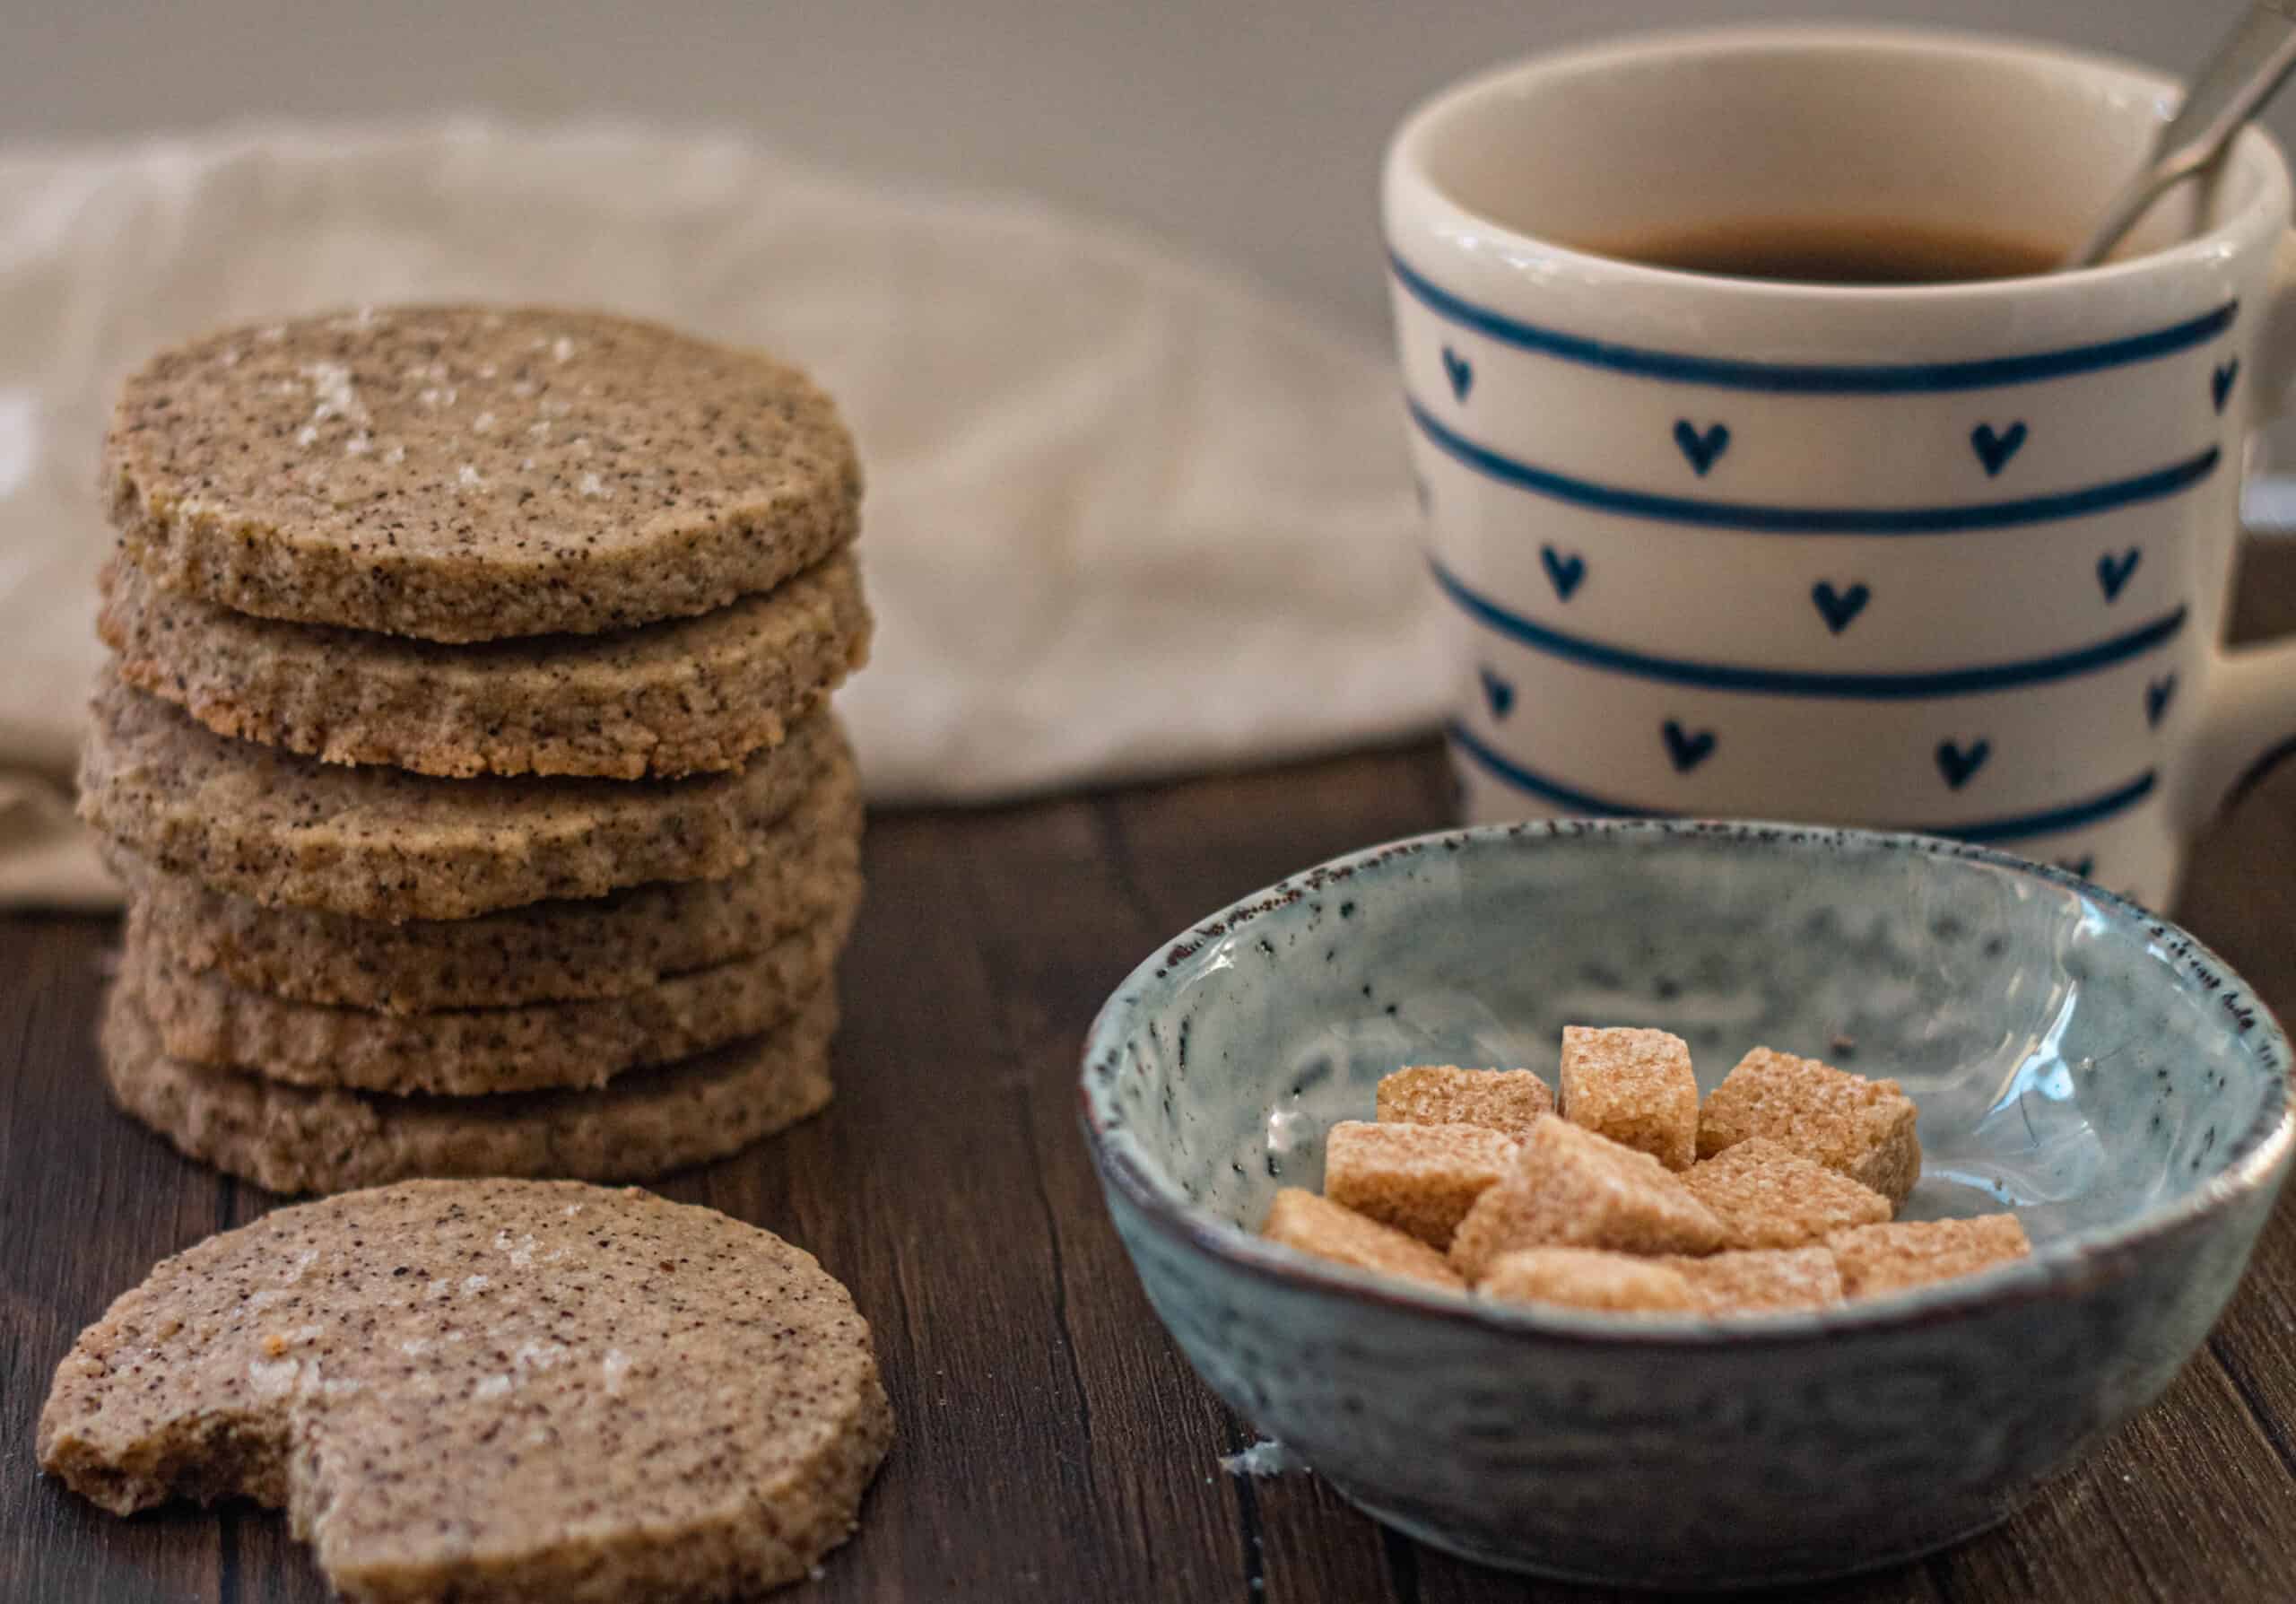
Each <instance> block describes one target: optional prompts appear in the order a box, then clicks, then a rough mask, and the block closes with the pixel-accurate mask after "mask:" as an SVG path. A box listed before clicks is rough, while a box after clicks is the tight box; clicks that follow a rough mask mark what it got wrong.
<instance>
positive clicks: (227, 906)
mask: <svg viewBox="0 0 2296 1604" xmlns="http://www.w3.org/2000/svg"><path fill="white" fill-rule="evenodd" d="M861 816H862V815H861V790H860V780H859V777H858V776H857V774H856V773H855V772H854V771H853V766H852V764H851V763H848V762H847V761H845V760H844V759H843V758H842V757H839V760H838V761H837V762H836V763H833V764H832V765H831V770H830V771H829V773H828V774H827V775H826V776H825V777H824V778H823V779H822V781H821V782H820V783H819V784H818V785H817V786H815V787H814V789H813V790H812V791H810V792H809V793H807V794H806V796H805V797H804V799H803V800H801V801H800V802H799V803H798V804H797V805H796V806H795V807H794V808H792V809H791V810H790V811H789V813H788V815H787V816H786V817H784V818H782V819H780V820H778V821H777V822H775V823H774V824H770V825H768V826H766V827H765V828H764V829H763V830H761V831H760V832H759V833H758V835H757V839H756V842H755V846H754V849H753V850H752V856H751V859H750V862H749V864H748V866H747V867H744V868H742V869H738V870H736V871H735V873H733V874H732V875H729V876H726V878H724V879H722V880H686V881H665V882H661V883H657V884H656V885H638V886H632V887H631V888H630V889H628V890H625V891H617V892H613V893H609V894H607V895H605V896H603V897H591V898H587V899H583V900H580V901H573V902H531V903H528V904H527V905H526V906H525V907H523V908H509V909H505V910H504V911H501V912H500V913H489V914H484V915H482V916H481V917H479V918H477V919H449V920H408V921H407V922H406V923H404V924H397V925H389V924H381V923H378V922H376V921H374V920H362V919H352V918H348V917H346V916H344V915H343V914H339V913H322V912H317V911H313V910H310V909H308V908H266V907H265V906H264V905H263V904H262V903H260V902H255V901H254V900H252V899H250V898H248V897H243V896H237V895H234V894H231V893H230V892H223V891H218V890H216V889H214V888H213V886H208V885H201V884H200V883H199V882H198V881H197V880H196V879H194V878H192V876H189V875H177V874H170V873H168V872H167V871H165V870H163V869H159V868H155V867H152V865H151V864H149V863H147V862H146V861H144V860H143V859H141V858H139V857H137V856H136V855H135V854H134V853H132V852H130V851H128V850H126V848H123V847H117V846H113V847H109V848H108V849H107V850H106V852H105V857H106V859H107V860H108V861H109V863H110V865H111V867H112V869H113V871H114V872H115V873H117V875H118V876H119V877H120V879H121V880H122V881H123V882H125V883H126V886H127V893H128V902H129V905H130V907H131V908H132V909H134V910H135V913H134V917H135V918H136V919H138V920H141V922H142V938H143V940H144V941H146V942H148V943H150V944H152V946H153V947H154V948H155V949H156V950H157V951H159V952H161V953H162V954H164V955H165V956H166V957H167V960H168V962H170V963H172V964H174V965H175V966H176V967H177V968H178V969H183V970H187V971H189V972H193V973H197V974H206V973H213V974H215V975H217V976H219V977H221V978H222V979H223V980H225V981H229V982H230V984H231V985H234V986H238V987H241V988H244V989H248V990H253V991H267V992H269V993H271V994H272V995H273V996H274V997H283V998H291V999H293V1000H295V1001H297V1002H306V1003H326V1004H332V1005H335V1006H340V1007H359V1008H380V1009H385V1010H387V1011H388V1012H390V1013H394V1014H421V1013H430V1012H434V1011H437V1010H439V1009H443V1008H498V1007H518V1006H520V1005H523V1004H530V1003H547V1002H572V1001H578V1000H581V999H583V998H601V997H627V996H629V995H630V994H631V993H632V992H635V991H643V990H645V989H648V988H649V987H652V986H655V985H657V984H659V983H660V982H661V981H663V980H664V979H665V978H667V977H668V976H671V975H678V974H687V973H691V972H693V971H695V970H698V969H708V968H711V967H714V966H715V965H718V964H720V963H733V962H735V960H737V959H742V958H748V957H753V956H755V955H757V954H759V953H761V952H762V951H764V950H765V948H766V947H767V946H770V945H771V944H772V942H773V941H774V940H775V939H776V938H777V937H781V936H786V935H787V934H788V933H789V932H790V931H792V930H796V929H799V928H803V927H804V926H805V925H808V924H811V923H813V921H814V920H819V919H822V918H825V917H827V916H828V915H829V914H830V913H831V911H834V910H836V909H838V908H841V907H850V906H852V905H853V904H854V903H855V902H857V901H858V900H859V898H860V895H861V885H862V883H861Z"/></svg>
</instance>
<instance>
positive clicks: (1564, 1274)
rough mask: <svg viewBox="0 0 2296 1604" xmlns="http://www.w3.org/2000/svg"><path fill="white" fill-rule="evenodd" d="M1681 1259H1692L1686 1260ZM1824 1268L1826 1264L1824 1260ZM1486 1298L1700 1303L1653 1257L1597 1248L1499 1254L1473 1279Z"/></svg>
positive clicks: (1685, 1306) (1645, 1307)
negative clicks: (1476, 1278) (1481, 1277)
mask: <svg viewBox="0 0 2296 1604" xmlns="http://www.w3.org/2000/svg"><path fill="white" fill-rule="evenodd" d="M1683 1262H1684V1263H1695V1262H1696V1260H1684V1261H1683ZM1827 1262H1828V1267H1829V1268H1831V1262H1832V1261H1831V1260H1828V1261H1827ZM1474 1289H1475V1290H1476V1291H1477V1292H1479V1293H1481V1294H1483V1295H1484V1296H1485V1297H1493V1298H1503V1299H1505V1300H1506V1301H1507V1302H1509V1303H1568V1304H1570V1306H1571V1307H1572V1308H1574V1309H1613V1310H1617V1311H1619V1312H1622V1313H1629V1314H1646V1313H1647V1314H1659V1313H1665V1312H1669V1311H1673V1310H1682V1311H1690V1310H1694V1309H1696V1308H1698V1307H1699V1303H1698V1300H1697V1296H1696V1295H1695V1294H1694V1293H1692V1290H1691V1284H1690V1282H1689V1281H1688V1279H1686V1278H1685V1277H1683V1275H1682V1273H1681V1272H1680V1271H1678V1270H1674V1269H1670V1268H1667V1267H1666V1266H1665V1265H1663V1264H1660V1263H1658V1262H1657V1260H1649V1259H1637V1258H1635V1257H1633V1256H1632V1255H1631V1254H1628V1253H1610V1252H1605V1251H1603V1250H1602V1249H1600V1248H1520V1249H1518V1250H1517V1251H1514V1252H1512V1253H1501V1254H1500V1255H1499V1257H1498V1258H1496V1259H1494V1260H1492V1261H1491V1268H1489V1269H1487V1270H1485V1271H1483V1279H1482V1280H1480V1281H1478V1282H1476V1283H1475V1288H1474Z"/></svg>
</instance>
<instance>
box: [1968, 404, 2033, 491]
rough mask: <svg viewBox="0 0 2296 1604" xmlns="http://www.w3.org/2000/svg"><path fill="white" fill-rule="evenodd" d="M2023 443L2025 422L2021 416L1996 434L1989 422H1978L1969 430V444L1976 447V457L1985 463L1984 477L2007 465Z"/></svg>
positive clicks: (1996, 472) (1989, 476)
mask: <svg viewBox="0 0 2296 1604" xmlns="http://www.w3.org/2000/svg"><path fill="white" fill-rule="evenodd" d="M2024 443H2025V422H2024V420H2023V419H2022V418H2020V419H2018V420H2017V422H2015V423H2012V424H2010V425H2009V427H2008V428H2006V429H2005V430H2004V431H2002V432H2000V433H1998V434H1996V433H1995V432H1993V425H1992V424H1990V423H1979V425H1978V426H1977V427H1976V428H1974V429H1972V430H1970V445H1972V446H1974V447H1976V448H1977V459H1978V460H1979V462H1981V463H1983V464H1985V473H1986V477H1987V478H1991V477H1992V476H1993V475H1996V474H1998V473H1999V472H2000V471H2001V470H2002V469H2003V468H2004V467H2005V466H2008V463H2009V459H2010V458H2012V457H2014V456H2015V455H2016V454H2017V448H2018V447H2020V446H2022V445H2023V444H2024Z"/></svg>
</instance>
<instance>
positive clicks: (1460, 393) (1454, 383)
mask: <svg viewBox="0 0 2296 1604" xmlns="http://www.w3.org/2000/svg"><path fill="white" fill-rule="evenodd" d="M1443 374H1444V377H1445V378H1447V379H1449V380H1450V381H1451V394H1452V395H1453V396H1454V397H1457V398H1458V399H1459V400H1461V401H1465V399H1466V398H1467V392H1468V391H1469V390H1471V389H1473V388H1474V363H1473V362H1469V361H1467V359H1466V358H1465V357H1464V356H1461V355H1460V354H1459V353H1457V352H1456V351H1454V350H1452V349H1451V348H1450V347H1449V346H1448V345H1446V346H1444V347H1443Z"/></svg>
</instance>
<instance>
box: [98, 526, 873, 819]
mask: <svg viewBox="0 0 2296 1604" xmlns="http://www.w3.org/2000/svg"><path fill="white" fill-rule="evenodd" d="M103 596H104V599H103V607H102V610H101V611H100V613H99V614H98V615H97V627H98V631H99V632H100V634H101V635H102V636H103V639H104V642H105V644H107V645H109V647H110V648H111V649H112V650H113V651H115V652H117V654H118V659H119V675H120V677H121V678H122V679H124V680H126V682H127V683H128V684H131V685H134V686H135V687H136V688H137V689H139V690H143V691H148V692H150V693H152V694H153V695H155V696H163V697H165V698H167V699H168V700H169V701H170V702H176V703H178V705H180V706H181V707H183V708H184V709H185V710H187V711H188V712H189V713H190V714H191V716H192V717H193V718H195V719H198V720H199V721H200V722H201V723H202V724H204V725H205V726H206V727H207V728H210V729H212V730H214V731H215V732H216V733H217V734H218V735H227V736H237V737H239V738H240V739H242V740H248V741H257V742H260V743H261V744H263V745H267V746H283V747H285V748H286V749H287V750H289V751H291V752H300V753H305V754H309V755H311V756H315V757H321V758H324V759H326V761H327V762H329V763H382V764H388V765H390V766H393V767H396V768H401V769H412V770H413V771H415V772H417V773H421V774H441V775H449V776H457V777H466V776H469V775H474V774H545V775H554V774H591V775H598V776H602V777H604V778H608V779H614V780H639V779H644V778H646V777H647V776H648V775H654V776H670V777H675V776H678V775H682V774H690V773H696V772H704V771H709V772H714V771H719V770H724V769H730V768H733V767H734V766H735V765H736V764H738V763H741V762H742V761H743V760H744V758H746V757H748V756H749V755H750V754H752V753H753V752H757V751H760V750H761V749H763V748H766V747H770V746H772V745H775V744H777V743H778V742H779V741H780V740H781V738H782V737H783V735H784V734H785V733H787V728H788V726H789V725H790V724H791V723H792V722H794V721H795V720H796V719H802V718H804V716H805V715H806V714H807V713H808V712H811V711H812V710H813V709H814V708H815V707H817V706H818V705H820V703H821V702H822V700H823V699H825V698H826V697H827V696H828V695H829V694H830V693H831V692H832V691H834V690H835V689H837V687H838V686H839V684H842V683H843V682H844V679H845V676H847V674H848V673H849V672H851V671H852V670H854V669H857V668H858V667H861V666H862V665H863V664H864V663H865V662H866V661H867V660H868V651H869V612H868V607H867V606H866V604H865V603H864V601H863V600H862V597H861V575H860V570H859V568H858V566H857V564H856V563H855V562H854V561H853V559H852V557H851V556H850V555H847V554H840V555H839V556H836V557H832V558H831V559H830V560H829V561H828V562H824V563H822V564H821V565H820V566H819V567H817V568H814V569H812V570H810V571H807V572H805V573H802V574H800V575H798V576H797V577H796V578H795V579H793V580H789V581H788V583H787V584H785V585H781V586H779V587H778V588H775V589H773V590H771V591H770V592H767V593H765V594H762V595H757V596H745V597H741V598H739V599H738V600H736V601H735V602H734V603H733V604H732V605H731V606H726V607H721V608H719V609H718V611H716V612H714V613H707V614H704V615H701V616H700V617H699V618H690V619H679V620H675V621H673V622H669V623H656V624H648V625H646V626H644V627H642V628H639V629H634V630H623V631H620V632H615V633H613V634H606V635H545V636H541V637H537V638H535V639H531V640H524V641H497V642H492V643H488V644H482V645H477V646H441V645H437V644H434V643H432V642H431V641H408V640H404V639H403V638H400V637H397V636H393V635H378V634H373V633H370V632H367V631H364V630H346V629H336V628H332V627H329V626H326V625H320V624H299V623H274V622H272V621H269V620H265V619H259V618H251V617H248V616H247V615H244V614H240V613H234V612H231V611H230V610H229V609H228V608H224V607H218V606H213V605H211V604H209V603H206V602H203V601H200V600H197V599H196V598H195V597H187V596H179V595H175V594H171V593H170V592H169V591H166V590H163V589H161V588H160V587H159V586H158V585H157V584H156V583H154V582H153V580H152V578H151V576H150V575H148V574H146V573H145V572H143V570H142V569H140V568H137V567H136V566H135V564H134V563H132V562H120V561H114V562H112V563H111V564H110V565H109V567H108V568H106V570H105V571H104V578H103Z"/></svg>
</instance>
